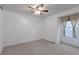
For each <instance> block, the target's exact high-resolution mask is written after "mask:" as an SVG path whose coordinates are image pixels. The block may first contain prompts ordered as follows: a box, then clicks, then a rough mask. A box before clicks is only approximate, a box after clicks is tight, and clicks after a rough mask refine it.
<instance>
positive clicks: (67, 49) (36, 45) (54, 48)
mask: <svg viewBox="0 0 79 59" xmlns="http://www.w3.org/2000/svg"><path fill="white" fill-rule="evenodd" d="M72 54H79V48H76V47H72V46H68V45H65V44H54V43H51V42H49V41H47V40H37V41H33V42H29V43H23V44H19V45H14V46H9V47H5V48H4V49H3V51H2V55H72Z"/></svg>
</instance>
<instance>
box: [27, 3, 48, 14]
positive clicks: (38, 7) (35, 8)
mask: <svg viewBox="0 0 79 59" xmlns="http://www.w3.org/2000/svg"><path fill="white" fill-rule="evenodd" d="M28 8H30V9H31V11H32V13H34V14H38V15H41V14H42V13H43V12H48V10H47V9H46V7H45V5H44V4H35V5H30V6H28Z"/></svg>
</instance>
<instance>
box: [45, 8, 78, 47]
mask: <svg viewBox="0 0 79 59" xmlns="http://www.w3.org/2000/svg"><path fill="white" fill-rule="evenodd" d="M74 13H79V7H77V8H73V9H70V10H67V11H64V12H61V13H58V14H56V15H52V16H49V17H48V18H46V20H45V29H46V30H45V36H44V37H45V39H47V40H49V41H51V42H55V43H59V42H60V40H61V35H62V32H60V30H59V28H60V26H59V25H61V24H60V23H59V21H58V20H60V19H59V17H61V16H66V15H70V14H74ZM65 40H66V39H65V38H63V41H65ZM65 42H66V43H72V44H73V45H77V46H79V44H78V43H77V41H75V42H74V41H73V42H68V41H65Z"/></svg>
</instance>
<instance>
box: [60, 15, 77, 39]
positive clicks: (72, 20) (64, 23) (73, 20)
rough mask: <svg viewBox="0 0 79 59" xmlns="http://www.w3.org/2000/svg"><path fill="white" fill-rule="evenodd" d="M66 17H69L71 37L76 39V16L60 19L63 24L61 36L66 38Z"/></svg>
mask: <svg viewBox="0 0 79 59" xmlns="http://www.w3.org/2000/svg"><path fill="white" fill-rule="evenodd" d="M68 17H70V20H69V21H71V23H72V27H73V30H72V32H73V33H72V37H73V38H76V36H77V29H76V24H77V21H78V14H74V15H70V16H64V17H61V20H62V23H63V35H64V36H65V37H66V32H65V26H66V25H67V22H68Z"/></svg>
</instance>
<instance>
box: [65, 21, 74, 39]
mask: <svg viewBox="0 0 79 59" xmlns="http://www.w3.org/2000/svg"><path fill="white" fill-rule="evenodd" d="M64 33H65V37H69V38H72V36H73V26H72V23H71V21H67V23H66V24H65V28H64Z"/></svg>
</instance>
